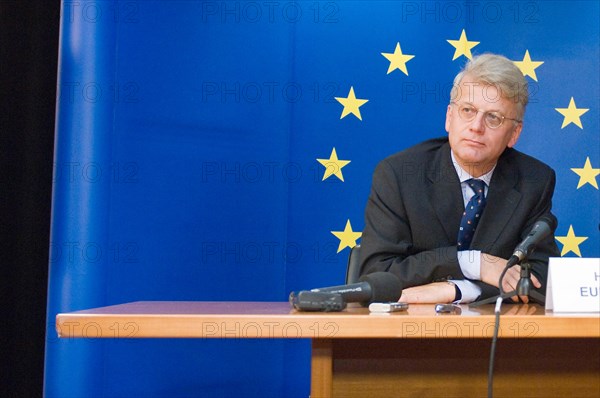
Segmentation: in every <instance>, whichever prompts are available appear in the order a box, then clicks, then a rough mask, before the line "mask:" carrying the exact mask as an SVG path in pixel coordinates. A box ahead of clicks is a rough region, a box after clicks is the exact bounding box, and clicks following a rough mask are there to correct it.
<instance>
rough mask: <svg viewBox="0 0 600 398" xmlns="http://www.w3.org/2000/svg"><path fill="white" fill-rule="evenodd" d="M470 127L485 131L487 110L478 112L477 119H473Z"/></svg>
mask: <svg viewBox="0 0 600 398" xmlns="http://www.w3.org/2000/svg"><path fill="white" fill-rule="evenodd" d="M470 129H471V130H473V131H477V132H483V130H484V129H485V112H481V111H478V112H477V115H475V119H473V120H472V121H471V127H470Z"/></svg>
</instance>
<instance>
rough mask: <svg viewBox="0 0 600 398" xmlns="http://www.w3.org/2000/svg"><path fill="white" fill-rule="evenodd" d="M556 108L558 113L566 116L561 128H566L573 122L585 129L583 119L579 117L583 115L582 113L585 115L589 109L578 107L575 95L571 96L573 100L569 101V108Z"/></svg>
mask: <svg viewBox="0 0 600 398" xmlns="http://www.w3.org/2000/svg"><path fill="white" fill-rule="evenodd" d="M555 109H556V111H557V112H558V113H560V114H561V115H563V116H564V117H565V118H564V120H563V124H562V126H560V128H561V129H563V128H565V126H568V125H569V124H571V123H575V124H576V125H577V126H579V128H580V129H583V126H582V125H581V119H579V118H580V117H581V115H583V114H584V113H586V112H587V111H589V109H588V108H577V105H575V100H574V99H573V97H571V101H569V107H568V108H555Z"/></svg>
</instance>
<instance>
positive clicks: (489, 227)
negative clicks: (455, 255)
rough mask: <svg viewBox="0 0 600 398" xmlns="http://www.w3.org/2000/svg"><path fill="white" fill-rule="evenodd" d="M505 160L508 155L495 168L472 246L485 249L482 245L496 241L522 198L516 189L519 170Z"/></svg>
mask: <svg viewBox="0 0 600 398" xmlns="http://www.w3.org/2000/svg"><path fill="white" fill-rule="evenodd" d="M503 158H504V160H503ZM505 160H506V157H504V156H503V157H501V158H500V160H499V161H498V165H497V166H496V169H495V170H494V174H493V176H492V180H491V181H490V187H489V190H488V194H487V204H486V206H485V210H484V212H483V216H482V218H481V221H480V222H479V225H478V228H477V231H476V232H475V236H473V241H472V242H471V246H472V247H480V248H482V249H483V247H482V246H481V245H484V246H486V247H487V246H489V245H490V244H492V243H493V242H495V241H496V240H497V239H498V236H500V233H501V232H502V230H503V229H504V228H505V227H506V225H507V224H508V222H509V221H510V220H511V218H512V215H513V213H514V211H515V209H516V208H517V204H518V203H519V201H520V200H521V193H519V191H517V190H516V189H515V186H516V184H517V170H516V169H515V168H514V167H513V166H511V164H510V162H509V161H505Z"/></svg>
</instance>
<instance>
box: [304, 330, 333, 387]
mask: <svg viewBox="0 0 600 398" xmlns="http://www.w3.org/2000/svg"><path fill="white" fill-rule="evenodd" d="M310 373H311V376H310V396H311V398H330V397H331V396H332V392H333V344H332V341H331V339H313V340H312V356H311V371H310Z"/></svg>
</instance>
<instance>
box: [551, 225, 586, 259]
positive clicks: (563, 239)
mask: <svg viewBox="0 0 600 398" xmlns="http://www.w3.org/2000/svg"><path fill="white" fill-rule="evenodd" d="M587 238H588V237H587V236H575V232H573V225H570V226H569V232H567V236H557V237H556V240H557V241H559V242H560V243H562V244H563V248H562V251H561V252H560V256H561V257H562V256H564V255H565V254H567V253H569V252H573V253H575V254H577V255H578V256H579V257H581V251H579V245H580V244H581V243H583V242H584V241H586V240H587Z"/></svg>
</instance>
